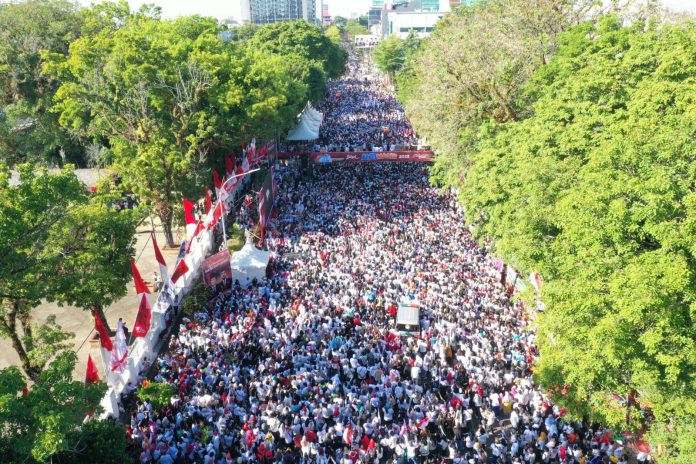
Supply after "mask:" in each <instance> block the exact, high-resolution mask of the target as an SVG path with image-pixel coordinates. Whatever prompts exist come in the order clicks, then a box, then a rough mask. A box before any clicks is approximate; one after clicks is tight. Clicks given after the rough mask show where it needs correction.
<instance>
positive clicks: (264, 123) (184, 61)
mask: <svg viewBox="0 0 696 464" xmlns="http://www.w3.org/2000/svg"><path fill="white" fill-rule="evenodd" d="M262 31H263V29H261V30H259V31H258V32H257V35H258V34H261V33H262ZM220 32H221V28H220V26H218V24H217V23H216V22H215V21H214V20H213V19H210V18H202V17H198V16H192V17H182V18H179V19H176V20H173V21H163V20H160V19H159V18H158V17H157V16H153V15H151V14H149V13H148V14H146V13H143V12H140V13H136V14H133V15H130V16H128V17H127V18H125V23H124V24H123V25H122V26H121V27H118V28H115V29H106V30H100V31H99V32H98V33H96V34H93V35H83V36H82V37H80V38H79V39H77V40H75V41H74V42H73V43H72V44H71V46H70V52H69V55H68V57H67V59H65V58H64V57H63V56H62V55H55V54H54V55H52V56H51V61H50V63H49V64H48V65H47V69H49V70H50V71H51V72H52V73H54V74H55V75H57V76H59V77H60V79H61V80H62V85H61V87H60V88H59V89H58V91H57V94H56V105H55V109H56V111H59V112H60V121H61V123H62V124H63V125H64V126H66V127H68V128H70V130H71V131H73V132H74V133H75V134H78V135H81V136H83V137H99V138H103V139H106V140H107V141H108V144H109V145H110V149H111V151H112V153H113V156H114V167H115V168H116V170H117V171H118V173H119V174H120V176H121V178H122V179H123V182H124V184H125V185H126V186H127V187H129V188H130V189H132V190H133V191H134V192H135V193H137V194H138V195H140V197H141V198H142V199H144V200H147V201H150V202H151V203H152V205H153V206H154V210H155V212H156V213H157V215H158V216H159V218H160V219H161V221H162V224H163V226H164V231H165V237H166V239H167V244H168V245H169V246H174V245H175V243H174V237H173V233H172V220H173V212H174V208H175V206H176V205H178V204H179V203H180V201H181V197H182V195H183V196H186V197H190V198H191V197H193V198H196V197H199V196H200V195H201V194H202V189H203V188H204V186H205V185H206V183H207V180H208V179H209V165H210V163H209V161H210V160H209V159H208V155H209V154H211V153H213V152H215V151H218V150H223V149H224V148H225V147H231V146H235V145H239V144H241V143H242V142H243V141H248V140H249V139H251V138H252V137H253V136H259V137H263V136H267V137H271V136H275V135H277V133H278V132H279V131H283V130H285V129H287V128H288V127H289V125H290V124H292V122H294V117H295V115H296V114H297V112H298V110H299V109H300V108H301V105H302V102H303V98H302V95H303V94H304V93H305V86H304V84H303V83H302V82H298V81H297V80H295V79H293V78H292V76H291V74H292V72H293V69H291V66H293V65H292V64H291V63H290V62H289V61H288V60H286V59H284V58H282V57H281V56H280V55H279V54H274V53H271V51H268V50H263V49H260V48H259V47H252V46H247V45H243V46H237V45H238V42H229V43H228V42H225V41H224V40H223V39H222V38H221V36H220ZM322 37H323V36H322ZM326 40H327V41H328V39H326ZM308 53H309V52H308ZM202 179H205V180H202Z"/></svg>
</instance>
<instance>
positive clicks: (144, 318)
mask: <svg viewBox="0 0 696 464" xmlns="http://www.w3.org/2000/svg"><path fill="white" fill-rule="evenodd" d="M138 296H139V297H140V306H139V307H138V315H137V316H136V317H135V324H134V325H133V336H134V337H144V336H145V335H147V333H148V332H149V331H150V321H151V320H152V305H150V299H149V298H148V297H147V293H141V294H139V295H138Z"/></svg>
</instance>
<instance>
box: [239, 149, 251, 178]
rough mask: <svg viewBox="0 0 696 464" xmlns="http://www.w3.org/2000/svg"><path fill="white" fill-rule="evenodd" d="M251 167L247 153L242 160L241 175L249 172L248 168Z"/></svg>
mask: <svg viewBox="0 0 696 464" xmlns="http://www.w3.org/2000/svg"><path fill="white" fill-rule="evenodd" d="M250 166H251V162H250V161H249V152H248V151H247V153H246V154H245V156H244V157H243V158H242V166H241V167H242V173H245V172H249V168H250Z"/></svg>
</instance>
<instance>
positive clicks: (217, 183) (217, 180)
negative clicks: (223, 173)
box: [213, 168, 222, 197]
mask: <svg viewBox="0 0 696 464" xmlns="http://www.w3.org/2000/svg"><path fill="white" fill-rule="evenodd" d="M213 184H214V185H215V194H216V195H217V196H218V197H219V196H220V188H222V181H221V180H220V174H218V172H217V169H215V168H213Z"/></svg>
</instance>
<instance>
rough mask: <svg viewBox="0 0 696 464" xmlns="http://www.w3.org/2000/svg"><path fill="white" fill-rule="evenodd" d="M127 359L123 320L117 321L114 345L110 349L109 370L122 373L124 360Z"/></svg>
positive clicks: (124, 364) (124, 368) (124, 365)
mask: <svg viewBox="0 0 696 464" xmlns="http://www.w3.org/2000/svg"><path fill="white" fill-rule="evenodd" d="M127 360H128V345H127V344H126V332H125V331H124V330H123V322H122V321H118V327H117V328H116V338H115V339H114V347H113V349H112V350H111V360H110V366H109V368H110V369H111V372H118V373H119V374H123V372H124V371H125V370H126V364H127V363H126V361H127Z"/></svg>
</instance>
